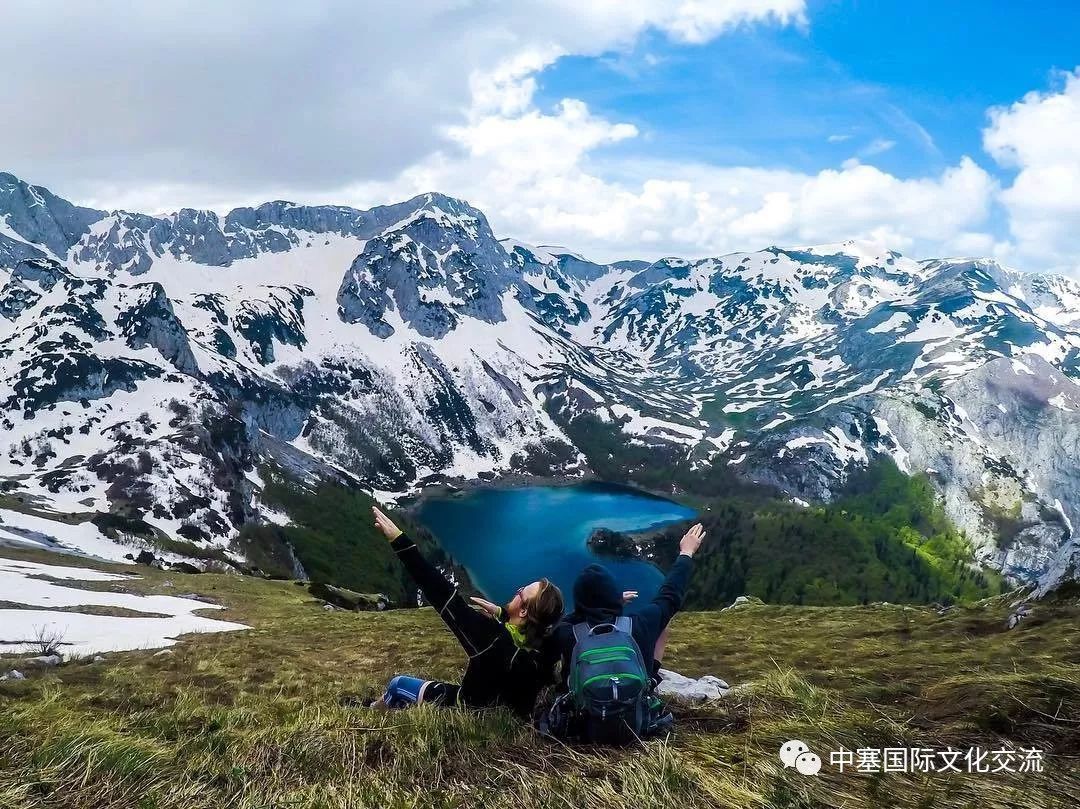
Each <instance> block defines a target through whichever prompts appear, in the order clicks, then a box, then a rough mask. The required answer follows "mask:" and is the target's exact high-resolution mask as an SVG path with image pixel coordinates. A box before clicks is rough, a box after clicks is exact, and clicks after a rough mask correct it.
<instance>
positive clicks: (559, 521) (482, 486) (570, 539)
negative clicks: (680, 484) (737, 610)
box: [402, 475, 697, 600]
mask: <svg viewBox="0 0 1080 809" xmlns="http://www.w3.org/2000/svg"><path fill="white" fill-rule="evenodd" d="M508 478H509V479H508ZM463 483H464V481H463ZM456 484H457V481H455V482H453V483H448V482H446V481H439V482H438V484H433V485H428V486H426V487H425V488H424V489H423V490H422V492H420V493H418V494H419V495H420V496H415V497H414V498H412V500H411V502H410V503H409V504H408V505H407V506H405V504H402V505H403V507H406V508H408V513H409V514H410V517H411V518H413V519H415V520H416V521H417V522H418V523H419V524H421V525H423V526H424V527H425V528H426V529H427V530H428V531H429V532H430V533H431V535H432V536H433V537H434V538H435V540H436V542H438V544H439V546H440V547H441V548H442V549H443V550H444V551H445V552H446V553H447V554H448V556H449V557H451V558H452V559H454V560H455V561H456V562H457V563H458V564H460V565H462V566H463V567H464V568H465V569H466V570H467V571H468V574H469V576H470V578H471V579H472V581H473V582H474V583H475V584H476V586H477V587H478V588H479V589H480V590H481V591H482V592H484V593H485V595H486V597H488V598H491V597H492V596H495V600H499V599H502V598H503V596H506V595H507V594H512V592H513V587H514V586H517V584H520V582H518V581H516V579H517V577H518V576H519V574H520V575H523V576H525V578H531V579H537V578H539V577H541V576H547V577H548V578H550V579H552V580H553V581H555V582H556V583H558V584H559V585H560V586H561V587H564V589H565V588H569V587H571V586H572V584H573V581H574V579H575V578H576V576H577V574H578V572H580V570H581V569H582V568H584V567H585V566H587V565H588V564H593V563H598V562H603V563H605V564H607V565H608V567H609V569H610V570H612V572H613V574H614V575H616V576H617V578H618V579H619V580H620V581H622V582H624V583H625V586H624V587H623V589H634V590H639V591H640V592H642V593H650V592H655V589H656V588H657V587H658V586H659V584H660V582H661V581H662V577H663V570H662V569H660V568H659V567H658V566H656V565H655V563H654V562H653V561H652V560H651V559H648V558H646V557H643V556H638V555H635V556H633V557H632V556H630V555H629V554H626V553H623V554H620V556H621V558H619V556H614V557H613V556H611V555H609V554H598V553H596V552H594V550H593V544H594V543H593V542H592V541H591V539H592V535H593V533H594V532H595V531H596V530H597V529H606V530H607V531H610V532H618V534H619V536H620V537H622V536H625V535H626V534H631V533H632V534H633V535H634V536H635V537H638V538H639V539H638V540H637V541H638V543H639V544H641V545H643V546H644V545H647V544H648V543H647V542H646V538H647V537H650V536H652V535H654V534H655V533H658V532H661V531H663V530H665V529H667V528H669V527H670V526H671V525H672V524H673V523H680V522H682V521H684V520H691V519H693V518H694V517H695V516H696V514H697V511H696V510H695V509H692V508H691V507H689V506H687V505H684V504H682V503H679V502H678V501H676V500H674V499H672V498H670V497H664V496H662V495H660V494H658V493H655V492H648V491H642V490H641V489H640V488H639V487H635V486H626V485H624V484H621V483H612V482H610V481H604V480H599V479H597V478H596V477H594V476H588V477H585V476H575V477H562V478H555V479H552V478H538V477H536V476H527V475H517V476H507V478H494V479H491V480H474V481H468V482H467V483H466V485H462V486H459V485H456ZM620 544H622V543H620ZM498 560H501V561H498ZM507 566H509V568H511V569H514V572H513V573H510V572H509V570H508V569H507Z"/></svg>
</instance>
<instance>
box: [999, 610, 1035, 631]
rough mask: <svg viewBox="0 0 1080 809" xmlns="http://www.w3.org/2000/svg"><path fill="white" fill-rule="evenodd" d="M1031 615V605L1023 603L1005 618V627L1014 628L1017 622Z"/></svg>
mask: <svg viewBox="0 0 1080 809" xmlns="http://www.w3.org/2000/svg"><path fill="white" fill-rule="evenodd" d="M1029 615H1031V607H1029V606H1028V605H1027V604H1021V605H1020V606H1019V607H1017V608H1016V609H1015V610H1013V611H1012V613H1011V614H1010V615H1009V617H1008V618H1007V619H1006V620H1005V628H1006V629H1014V628H1015V627H1016V625H1017V624H1019V623H1020V622H1021V621H1023V620H1024V619H1025V618H1027V617H1028V616H1029Z"/></svg>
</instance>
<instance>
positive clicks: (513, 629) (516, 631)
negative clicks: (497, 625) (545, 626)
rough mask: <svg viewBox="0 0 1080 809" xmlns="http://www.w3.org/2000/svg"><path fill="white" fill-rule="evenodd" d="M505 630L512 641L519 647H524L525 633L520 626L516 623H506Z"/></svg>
mask: <svg viewBox="0 0 1080 809" xmlns="http://www.w3.org/2000/svg"><path fill="white" fill-rule="evenodd" d="M506 631H507V632H509V633H510V637H512V638H513V639H514V643H515V644H516V645H517V647H518V648H519V649H524V648H525V633H524V632H522V631H521V627H520V626H518V625H517V624H511V623H508V624H506Z"/></svg>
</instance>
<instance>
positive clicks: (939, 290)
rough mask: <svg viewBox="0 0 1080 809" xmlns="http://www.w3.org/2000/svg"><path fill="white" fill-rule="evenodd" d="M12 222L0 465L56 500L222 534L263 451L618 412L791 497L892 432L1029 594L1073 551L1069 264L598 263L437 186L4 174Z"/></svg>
mask: <svg viewBox="0 0 1080 809" xmlns="http://www.w3.org/2000/svg"><path fill="white" fill-rule="evenodd" d="M0 223H2V224H3V226H4V227H3V231H2V233H0V391H3V393H0V411H2V412H0V436H2V439H0V484H3V485H4V486H6V487H9V488H10V490H12V491H15V492H17V493H18V494H19V495H20V496H25V497H27V498H28V499H29V500H32V501H34V502H37V503H40V504H42V505H44V506H48V507H49V508H50V509H51V510H55V511H58V512H61V513H71V512H87V511H89V512H93V513H96V514H98V515H106V516H110V517H114V518H122V519H123V520H125V521H127V523H126V524H128V525H135V524H145V525H146V526H147V529H146V530H144V531H143V532H142V534H141V536H152V535H154V532H160V533H161V534H163V535H165V536H168V537H172V538H176V537H182V538H184V539H185V540H186V541H190V542H195V543H204V544H205V543H209V544H212V545H214V547H215V549H216V550H217V551H222V552H224V551H226V550H227V549H229V547H230V542H231V541H232V540H233V539H234V538H235V537H236V535H237V532H238V530H239V527H240V526H241V525H243V524H244V523H246V522H249V521H252V520H256V521H257V520H280V519H282V517H283V515H280V514H273V513H271V510H269V509H267V508H265V507H263V506H261V504H260V502H259V492H260V489H261V483H260V473H259V469H260V467H261V466H263V465H265V464H273V465H275V466H279V467H281V468H284V469H286V470H287V471H288V472H289V473H290V474H292V475H295V476H296V477H297V478H299V479H302V480H304V481H305V482H307V483H312V484H313V483H315V482H317V481H318V480H320V479H327V478H330V479H334V480H341V479H348V480H349V481H351V482H353V483H355V484H356V485H359V486H363V487H366V488H369V489H375V490H379V491H385V492H401V491H405V490H408V489H410V488H411V487H414V486H416V485H417V484H418V483H419V482H420V481H424V480H432V479H440V478H449V479H452V478H455V477H474V478H484V479H491V478H494V477H497V476H499V475H501V474H506V473H520V472H525V473H528V474H537V475H562V474H569V473H575V472H579V471H581V470H583V469H584V468H585V466H586V464H587V463H592V464H593V466H594V467H595V468H594V469H593V470H592V471H594V472H599V473H601V474H610V475H611V476H612V477H615V478H617V477H618V476H619V475H620V474H629V472H630V471H632V469H631V466H632V464H633V463H635V462H634V461H631V460H622V459H618V457H617V456H618V453H617V452H610V451H608V449H615V447H611V448H606V449H605V450H604V451H603V452H600V450H599V449H598V447H599V445H600V444H601V443H602V440H609V439H610V440H613V441H615V442H616V443H618V444H619V445H620V446H621V447H624V448H625V447H629V448H632V449H634V450H635V451H637V450H641V451H642V452H641V453H640V454H641V455H642V456H643V457H646V456H647V457H648V458H650V459H662V460H658V461H656V462H657V463H662V464H669V463H670V464H674V463H676V461H678V462H682V461H690V462H692V464H693V466H694V467H697V466H700V467H701V468H702V470H703V473H708V472H709V471H710V470H711V471H715V470H716V469H717V468H720V469H721V470H729V471H730V473H731V474H733V475H737V476H738V477H740V478H742V479H744V480H750V481H754V482H759V483H765V484H769V485H772V486H775V487H777V488H779V489H780V490H782V491H784V492H787V493H788V494H790V495H791V496H792V497H793V498H798V499H799V500H802V501H827V500H829V499H831V498H833V497H835V496H836V494H837V492H839V491H840V490H841V488H842V487H843V485H844V482H845V480H846V479H847V478H848V476H849V475H850V474H851V472H852V471H853V470H855V469H858V468H860V467H862V466H865V465H866V464H869V463H872V462H873V461H874V460H875V459H878V458H880V457H882V456H889V457H891V458H893V459H894V460H895V461H896V463H897V465H898V466H899V467H900V468H901V469H903V470H906V471H908V472H909V473H912V474H917V473H925V474H927V475H929V476H930V478H931V480H932V481H933V483H934V485H935V486H936V488H937V490H938V492H939V493H940V495H941V497H942V499H943V502H944V506H945V509H946V511H947V513H948V514H949V516H950V517H951V518H952V519H953V521H954V522H955V523H956V524H957V525H958V526H959V527H960V528H961V529H962V530H963V531H964V532H965V533H966V535H967V537H968V538H969V539H970V540H971V541H972V543H973V545H974V547H975V552H976V557H977V558H978V560H979V561H981V562H984V563H987V564H990V565H993V566H995V567H997V568H999V569H1001V570H1003V571H1004V572H1005V573H1006V575H1008V576H1009V577H1010V578H1011V579H1012V580H1014V581H1018V582H1020V581H1024V582H1032V583H1036V582H1037V583H1038V587H1039V592H1040V593H1042V592H1049V591H1050V590H1051V589H1052V588H1054V587H1056V586H1058V585H1059V584H1060V583H1062V582H1066V581H1070V580H1072V579H1075V578H1076V577H1077V575H1078V572H1080V539H1078V538H1076V536H1075V535H1074V533H1073V530H1072V526H1073V525H1075V524H1076V523H1077V520H1078V519H1080V491H1078V475H1080V471H1078V469H1080V465H1078V464H1077V463H1076V457H1077V454H1078V452H1077V451H1078V449H1080V427H1078V422H1077V419H1078V416H1080V393H1078V386H1077V380H1080V284H1077V283H1076V282H1075V281H1071V280H1069V279H1066V278H1060V277H1056V276H1049V275H1039V274H1032V275H1020V274H1017V273H1014V272H1011V271H1009V270H1006V269H1005V268H1002V267H1000V266H999V265H997V264H996V263H994V262H993V261H989V260H973V259H961V260H932V261H916V260H913V259H909V258H906V257H904V256H902V255H900V254H899V253H896V252H894V251H890V250H886V249H882V248H881V247H879V246H877V245H872V244H868V243H860V242H845V243H843V244H838V245H825V246H821V247H808V248H803V249H783V248H780V247H770V248H767V249H765V250H759V251H756V252H748V253H734V254H730V255H726V256H719V257H711V258H703V259H696V260H685V259H679V258H665V259H662V260H659V261H655V262H645V261H634V260H628V261H619V262H614V263H611V264H599V263H596V262H593V261H589V260H588V259H586V258H584V257H582V256H579V255H577V254H575V253H573V252H571V251H570V250H568V249H566V248H557V247H538V246H529V245H523V244H520V243H517V242H513V241H510V240H502V241H500V240H499V239H497V238H496V236H495V234H494V233H493V232H492V230H491V227H490V225H489V223H488V221H487V219H486V217H485V216H484V214H483V213H482V212H480V211H478V210H477V209H475V208H473V207H471V206H470V205H469V204H468V203H466V202H464V201H461V200H455V199H452V198H450V197H446V196H443V195H440V194H435V193H432V194H424V195H421V196H418V197H415V198H413V199H411V200H407V201H405V202H401V203H398V204H395V205H388V206H381V207H378V208H373V209H371V210H367V211H360V210H354V209H351V208H348V207H344V206H302V205H295V204H293V203H290V202H285V201H280V200H278V201H272V202H267V203H265V204H263V205H259V206H257V207H250V208H247V207H245V208H238V209H236V210H234V211H232V212H230V213H229V214H227V215H225V216H223V217H222V216H219V215H217V214H216V213H213V212H209V211H197V210H192V209H184V210H181V211H179V212H176V213H173V214H169V215H167V216H149V215H146V214H141V213H131V212H126V211H113V212H106V211H99V210H94V209H90V208H82V207H79V206H76V205H73V204H72V203H70V202H67V201H66V200H63V199H62V198H60V197H58V196H56V195H54V194H52V193H51V192H49V191H48V190H47V189H44V188H41V187H38V186H33V185H29V184H27V183H25V182H23V181H21V180H19V179H18V178H16V177H13V176H12V175H10V174H0ZM583 419H584V420H586V421H587V420H589V419H591V420H593V421H592V422H590V423H592V424H594V426H593V427H589V428H587V429H588V430H600V429H601V428H602V429H604V430H608V431H609V432H610V435H607V434H605V435H603V436H599V439H602V440H598V436H597V435H594V434H592V433H587V432H586V431H583V430H576V429H575V421H580V420H583ZM595 425H600V427H596V426H595ZM590 451H591V452H594V453H597V452H598V453H600V454H598V455H595V456H592V455H590ZM608 461H610V464H611V465H610V467H608V466H605V464H606V463H607V462H608ZM650 462H652V461H651V460H650ZM637 463H638V464H639V465H640V463H643V462H640V461H639V462H637ZM620 464H621V465H622V466H620ZM284 516H287V515H284ZM116 530H117V531H120V529H116ZM121 533H124V532H121ZM111 538H113V539H116V538H115V537H111Z"/></svg>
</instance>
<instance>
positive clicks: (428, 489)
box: [399, 472, 696, 516]
mask: <svg viewBox="0 0 1080 809" xmlns="http://www.w3.org/2000/svg"><path fill="white" fill-rule="evenodd" d="M586 484H599V485H603V486H610V487H612V488H617V489H624V490H626V491H628V492H632V493H634V494H638V495H642V496H647V497H654V498H656V499H658V500H667V501H669V502H672V503H677V504H679V505H683V506H686V507H688V508H694V506H693V505H692V504H690V503H687V502H684V501H683V500H682V499H680V498H679V495H678V494H673V493H667V492H661V491H658V490H656V489H647V488H645V487H644V486H639V485H637V484H635V483H625V482H622V481H613V480H606V479H604V478H601V477H599V476H598V475H596V474H594V473H592V472H588V473H584V474H581V475H526V474H519V473H511V474H507V475H497V476H493V477H491V478H458V477H455V478H447V479H445V480H441V481H438V482H432V483H426V484H423V485H422V486H420V487H418V488H417V490H416V491H415V492H410V493H409V494H406V495H403V496H402V498H401V500H400V501H399V506H400V507H401V508H402V509H403V510H404V511H405V512H406V513H407V514H409V515H412V516H415V515H416V513H417V512H418V511H419V509H420V507H421V506H422V505H423V504H424V502H425V501H426V500H429V499H432V498H447V497H462V496H465V495H467V494H468V493H469V492H473V491H481V490H484V489H524V488H528V487H530V486H546V487H550V488H561V487H565V486H582V485H586ZM695 510H696V509H695Z"/></svg>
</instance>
